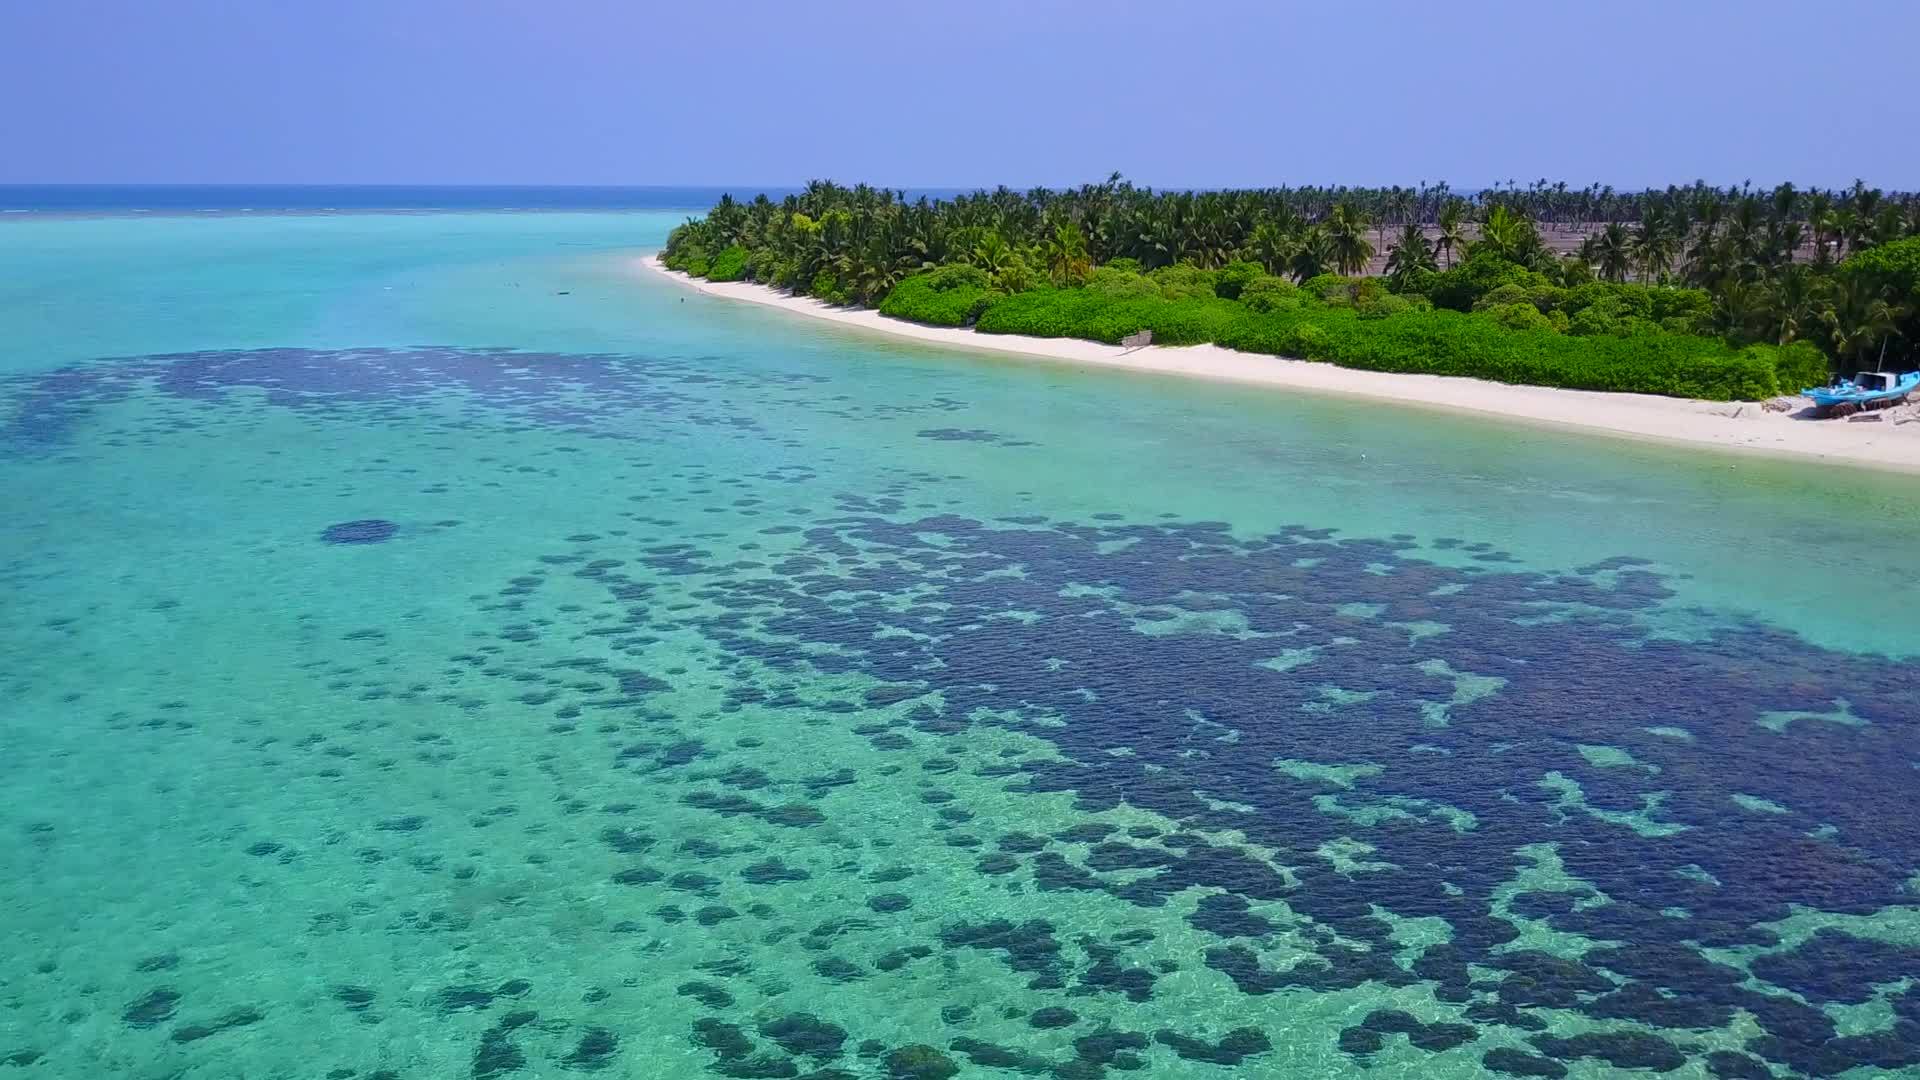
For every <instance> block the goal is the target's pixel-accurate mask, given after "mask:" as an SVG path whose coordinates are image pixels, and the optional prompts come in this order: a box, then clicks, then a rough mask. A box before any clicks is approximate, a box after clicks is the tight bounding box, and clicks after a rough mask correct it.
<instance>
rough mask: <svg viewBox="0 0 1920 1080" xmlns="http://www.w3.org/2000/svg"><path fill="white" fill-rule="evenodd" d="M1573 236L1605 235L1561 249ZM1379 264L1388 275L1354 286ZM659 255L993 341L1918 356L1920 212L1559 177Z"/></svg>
mask: <svg viewBox="0 0 1920 1080" xmlns="http://www.w3.org/2000/svg"><path fill="white" fill-rule="evenodd" d="M1629 217H1635V218H1637V221H1636V222H1635V224H1633V225H1632V226H1631V227H1628V226H1627V225H1626V224H1624V220H1625V219H1627V218H1629ZM1569 221H1575V222H1581V223H1585V225H1588V226H1592V228H1590V229H1587V230H1586V231H1584V232H1583V233H1581V234H1580V235H1581V237H1582V239H1580V240H1579V242H1578V243H1575V242H1573V240H1572V238H1571V236H1565V237H1562V236H1556V235H1555V233H1557V232H1560V231H1561V230H1562V229H1563V227H1564V226H1565V223H1566V222H1569ZM1543 222H1544V223H1545V225H1546V227H1547V229H1548V230H1549V231H1548V233H1546V234H1544V235H1543V233H1542V231H1541V226H1542V223H1543ZM1390 228H1391V229H1392V230H1393V232H1394V236H1393V239H1392V241H1391V242H1390V243H1389V242H1387V239H1386V233H1387V232H1388V231H1389V229H1390ZM1383 246H1384V248H1385V250H1386V251H1387V258H1386V259H1385V261H1384V265H1383V266H1382V267H1381V268H1380V269H1381V271H1382V272H1381V273H1380V274H1379V275H1378V276H1362V275H1363V274H1364V273H1365V271H1367V270H1368V269H1370V268H1371V267H1372V264H1373V263H1374V261H1375V252H1376V251H1378V250H1380V249H1381V248H1382V247H1383ZM1556 247H1558V248H1562V249H1565V250H1561V251H1558V252H1556V250H1555V248H1556ZM664 258H665V261H666V263H667V265H669V266H670V267H673V268H675V269H682V270H686V271H688V272H689V273H693V274H695V275H697V276H703V277H710V278H713V279H714V280H723V281H733V280H751V281H758V282H762V283H764V284H768V285H772V286H775V287H778V288H785V289H791V290H793V291H795V292H799V293H805V294H808V295H812V296H816V297H819V298H821V299H824V300H827V301H829V302H832V303H839V304H860V305H866V306H875V307H878V308H879V309H880V311H881V312H883V313H884V314H887V315H892V316H897V317H899V318H904V319H912V320H915V321H919V322H925V323H932V324H936V325H942V326H967V325H972V326H974V327H976V329H978V330H979V331H981V332H983V333H1018V334H1032V335H1038V336H1046V337H1076V338H1088V339H1092V340H1098V341H1108V342H1118V341H1119V340H1120V339H1121V338H1123V337H1125V336H1127V335H1129V334H1132V333H1135V332H1137V331H1139V330H1151V331H1153V335H1154V340H1155V341H1156V342H1158V343H1162V344H1195V343H1201V342H1215V343H1218V344H1221V345H1225V346H1228V347H1231V348H1236V349H1244V350H1247V351H1252V352H1260V353H1269V354H1274V355H1281V356H1297V357H1303V358H1306V359H1312V360H1324V361H1329V362H1332V363H1336V364H1341V365H1344V366H1348V367H1355V368H1366V369H1372V370H1383V371H1410V372H1430V373H1436V374H1452V375H1469V376H1474V377H1478V378H1485V379H1495V380H1500V381H1505V382H1519V383H1533V384H1539V385H1546V386H1565V387H1575V388H1582V389H1596V390H1630V391H1638V392H1645V393H1659V394H1672V395H1681V396H1688V397H1704V398H1717V399H1729V398H1741V399H1752V398H1759V397H1765V396H1770V395H1772V394H1776V393H1781V392H1791V391H1794V390H1798V389H1799V388H1801V387H1803V386H1806V385H1811V384H1815V383H1818V382H1821V381H1823V380H1824V379H1825V378H1826V374H1827V371H1828V369H1829V367H1830V366H1831V367H1835V368H1840V369H1846V370H1851V369H1853V368H1855V367H1874V366H1876V365H1880V364H1885V365H1886V366H1889V367H1908V366H1912V365H1913V364H1914V363H1915V359H1916V356H1915V342H1916V339H1917V338H1920V325H1916V319H1920V198H1916V197H1914V196H1911V195H1894V196H1888V195H1885V194H1883V193H1881V192H1879V191H1876V190H1873V189H1869V188H1866V187H1865V186H1864V185H1858V184H1857V185H1855V187H1854V188H1853V189H1851V190H1849V191H1845V192H1822V191H1813V192H1806V193H1802V192H1799V191H1797V190H1795V189H1794V188H1793V187H1792V186H1791V185H1782V186H1781V187H1780V188H1777V189H1775V190H1774V191H1772V192H1770V193H1767V194H1765V195H1758V194H1755V193H1753V192H1751V191H1748V190H1746V189H1736V190H1718V189H1713V188H1708V187H1705V186H1704V185H1695V186H1694V187H1692V188H1675V189H1669V190H1668V191H1666V192H1640V193H1633V194H1625V195H1617V194H1615V193H1613V192H1611V191H1610V190H1608V189H1599V188H1590V189H1587V191H1585V192H1568V191H1567V190H1566V188H1565V185H1555V186H1551V187H1549V186H1548V185H1546V184H1545V183H1544V182H1542V183H1541V184H1538V185H1535V186H1534V187H1532V188H1528V189H1526V190H1524V191H1523V190H1521V189H1519V188H1518V187H1509V188H1504V189H1495V190H1493V191H1489V192H1482V193H1479V194H1477V195H1476V196H1474V197H1473V198H1472V199H1462V198H1459V197H1456V196H1455V195H1453V194H1452V193H1451V192H1449V191H1447V190H1446V189H1445V188H1444V187H1442V188H1425V187H1423V188H1421V189H1418V190H1417V191H1416V190H1414V189H1404V188H1391V189H1376V190H1356V189H1332V190H1330V189H1318V188H1306V189H1271V190H1264V191H1227V192H1203V193H1191V192H1176V193H1154V192H1151V191H1148V190H1145V189H1139V188H1135V187H1133V186H1132V185H1130V184H1127V183H1124V182H1122V181H1120V179H1119V178H1118V177H1117V176H1116V177H1114V178H1112V179H1110V180H1109V181H1108V182H1107V183H1105V184H1100V185H1089V186H1085V187H1082V188H1078V189H1076V190H1073V191H1064V192H1055V191H1047V190H1036V191H1031V192H1027V193H1025V194H1021V193H1016V192H1013V191H1009V190H1007V189H1004V188H1002V189H1000V190H998V191H994V192H977V193H974V194H971V195H964V196H960V197H957V198H954V199H951V200H940V201H928V200H925V199H920V200H916V201H913V202H908V201H906V200H905V199H904V198H903V197H902V196H900V195H899V194H897V193H894V192H889V191H884V190H880V189H875V188H870V187H865V186H861V187H854V188H845V187H839V186H837V185H833V184H827V183H815V184H812V185H810V186H809V187H808V188H807V189H806V191H805V192H803V193H800V194H797V195H792V196H788V197H787V198H785V199H784V200H783V201H781V202H779V203H775V202H773V201H772V200H770V199H768V198H766V197H765V196H761V197H758V198H756V199H755V200H753V201H752V202H750V203H740V202H736V201H735V200H733V199H732V198H731V197H727V198H723V199H722V200H721V202H720V203H719V204H718V205H716V206H715V207H714V208H713V209H712V210H711V211H710V212H709V213H708V215H707V216H706V217H705V218H702V219H698V220H693V221H689V222H687V223H686V224H684V225H682V226H680V227H679V228H677V229H675V230H674V231H673V234H672V235H671V236H670V237H669V240H668V243H667V248H666V251H665V253H664Z"/></svg>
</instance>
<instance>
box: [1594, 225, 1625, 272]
mask: <svg viewBox="0 0 1920 1080" xmlns="http://www.w3.org/2000/svg"><path fill="white" fill-rule="evenodd" d="M1593 254H1594V261H1595V262H1597V263H1599V264H1600V277H1601V279H1602V280H1605V281H1616V282H1618V281H1625V280H1627V270H1628V269H1629V268H1631V267H1632V266H1633V250H1632V248H1631V246H1630V242H1629V240H1628V238H1627V228H1626V226H1624V225H1622V224H1620V223H1619V222H1617V221H1615V222H1610V223H1608V225H1607V227H1606V229H1604V230H1603V231H1601V232H1600V233H1599V235H1598V240H1597V242H1596V243H1595V244H1594V252H1593Z"/></svg>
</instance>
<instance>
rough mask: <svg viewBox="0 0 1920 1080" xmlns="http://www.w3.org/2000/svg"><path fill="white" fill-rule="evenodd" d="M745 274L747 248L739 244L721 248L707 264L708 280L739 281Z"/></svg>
mask: <svg viewBox="0 0 1920 1080" xmlns="http://www.w3.org/2000/svg"><path fill="white" fill-rule="evenodd" d="M746 276H747V249H746V248H743V247H741V246H740V245H739V244H734V245H731V246H730V247H727V248H725V249H723V250H722V251H721V252H720V254H718V255H715V256H714V257H713V261H712V262H710V263H708V264H707V279H708V280H709V281H739V280H740V279H741V278H743V277H746Z"/></svg>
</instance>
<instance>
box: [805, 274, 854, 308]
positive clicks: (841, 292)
mask: <svg viewBox="0 0 1920 1080" xmlns="http://www.w3.org/2000/svg"><path fill="white" fill-rule="evenodd" d="M807 295H809V296H814V297H818V298H819V299H821V300H825V301H826V302H827V303H829V304H842V305H844V304H848V303H851V302H852V299H853V298H852V297H851V296H850V295H849V294H848V293H847V290H846V287H845V286H843V285H841V284H840V278H839V276H838V275H836V274H835V273H834V272H833V271H831V270H822V271H820V272H819V273H816V274H814V275H813V283H812V284H811V285H809V286H807Z"/></svg>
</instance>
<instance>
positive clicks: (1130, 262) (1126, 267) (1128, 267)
mask: <svg viewBox="0 0 1920 1080" xmlns="http://www.w3.org/2000/svg"><path fill="white" fill-rule="evenodd" d="M1102 266H1103V267H1104V268H1105V269H1109V270H1119V271H1122V272H1124V273H1128V274H1138V273H1140V272H1141V268H1140V260H1139V259H1129V258H1127V257H1125V256H1121V257H1120V258H1118V259H1108V260H1107V261H1106V262H1105V263H1103V264H1102Z"/></svg>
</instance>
